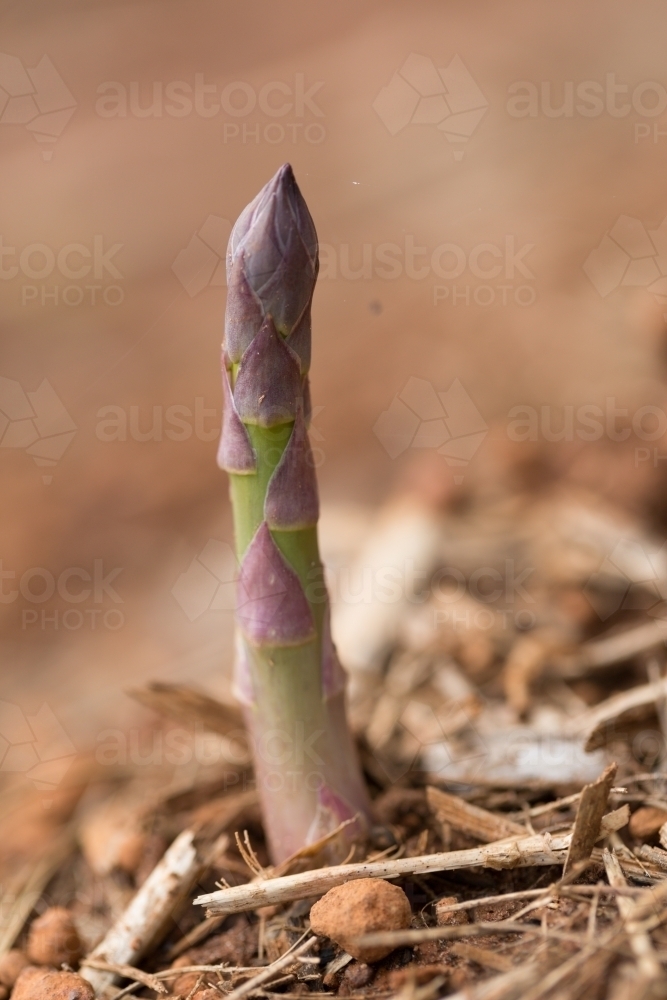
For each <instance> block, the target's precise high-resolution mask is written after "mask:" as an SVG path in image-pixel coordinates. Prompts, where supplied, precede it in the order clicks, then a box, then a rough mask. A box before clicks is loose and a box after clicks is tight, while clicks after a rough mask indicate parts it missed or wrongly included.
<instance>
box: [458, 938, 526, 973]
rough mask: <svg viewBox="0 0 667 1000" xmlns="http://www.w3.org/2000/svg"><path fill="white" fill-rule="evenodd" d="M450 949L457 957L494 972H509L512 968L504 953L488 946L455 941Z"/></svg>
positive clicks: (512, 965) (510, 961) (512, 964)
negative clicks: (500, 953) (501, 953)
mask: <svg viewBox="0 0 667 1000" xmlns="http://www.w3.org/2000/svg"><path fill="white" fill-rule="evenodd" d="M450 951H451V952H453V954H454V955H458V956H459V958H465V959H466V960H467V961H468V962H475V963H476V964H477V965H480V966H481V967H482V968H483V969H492V970H493V971H494V972H509V971H510V970H511V969H513V968H514V963H513V962H512V960H511V959H509V958H507V957H506V956H505V955H499V954H498V952H497V951H491V950H490V949H489V948H480V947H479V945H476V944H468V942H467V941H457V942H456V944H453V945H452V947H451V948H450Z"/></svg>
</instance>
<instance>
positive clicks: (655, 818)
mask: <svg viewBox="0 0 667 1000" xmlns="http://www.w3.org/2000/svg"><path fill="white" fill-rule="evenodd" d="M665 822H667V810H665V809H658V808H657V807H656V806H642V807H641V808H640V809H638V810H637V811H636V812H633V814H632V816H631V817H630V822H629V823H628V829H629V831H630V833H631V834H632V836H633V837H634V838H635V839H636V840H648V839H649V837H654V836H655V834H656V833H657V832H658V831H659V829H660V827H661V826H662V825H663V823H665Z"/></svg>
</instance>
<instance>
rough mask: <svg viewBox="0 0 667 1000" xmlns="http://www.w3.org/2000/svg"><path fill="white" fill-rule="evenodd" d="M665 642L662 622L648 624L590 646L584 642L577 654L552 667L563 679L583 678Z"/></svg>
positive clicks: (600, 640)
mask: <svg viewBox="0 0 667 1000" xmlns="http://www.w3.org/2000/svg"><path fill="white" fill-rule="evenodd" d="M666 638H667V632H666V631H665V626H664V623H663V622H659V621H650V622H646V623H645V624H644V625H639V626H637V628H632V629H628V630H627V631H626V632H617V633H615V634H614V635H611V636H608V637H605V638H603V639H596V640H595V641H594V642H587V643H585V644H584V645H583V646H582V647H581V650H580V652H579V653H577V654H575V655H574V656H571V657H568V658H567V659H565V658H563V659H562V660H560V661H559V662H558V663H556V664H555V667H556V669H557V672H558V675H559V676H560V677H564V678H575V677H583V676H585V675H586V674H587V673H589V672H590V671H591V670H599V669H601V668H603V667H608V666H612V664H614V663H621V662H622V661H623V660H630V659H632V657H634V656H637V654H638V653H644V652H646V651H647V650H649V649H655V648H657V647H659V646H662V645H663V644H664V642H665V639H666Z"/></svg>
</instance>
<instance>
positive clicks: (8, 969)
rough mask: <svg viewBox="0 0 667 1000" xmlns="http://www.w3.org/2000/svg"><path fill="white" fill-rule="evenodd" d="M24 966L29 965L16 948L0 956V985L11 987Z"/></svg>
mask: <svg viewBox="0 0 667 1000" xmlns="http://www.w3.org/2000/svg"><path fill="white" fill-rule="evenodd" d="M26 965H30V962H29V961H28V959H27V958H26V956H25V955H24V953H23V952H22V951H19V950H18V948H13V949H12V950H11V951H6V952H5V954H4V955H0V983H2V985H3V986H10V987H11V986H13V985H14V983H15V982H16V980H17V979H18V977H19V975H20V974H21V972H23V970H24V969H25V967H26Z"/></svg>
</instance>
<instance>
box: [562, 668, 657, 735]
mask: <svg viewBox="0 0 667 1000" xmlns="http://www.w3.org/2000/svg"><path fill="white" fill-rule="evenodd" d="M665 696H667V678H662V679H661V680H659V681H655V682H653V683H652V684H642V685H640V686H639V687H634V688H630V690H629V691H622V692H621V693H620V694H615V695H612V697H611V698H607V699H606V700H605V701H602V702H600V704H599V705H596V706H595V708H592V709H591V710H590V711H589V712H586V713H584V715H582V716H579V718H578V719H576V721H575V724H574V728H575V730H576V731H577V732H579V733H582V734H583V738H584V749H585V750H586V752H587V753H591V752H592V751H593V750H599V749H600V748H601V747H604V746H607V745H608V744H609V743H611V742H612V741H613V740H614V739H618V738H619V737H620V736H621V735H622V734H623V732H624V731H626V732H627V729H628V728H629V727H630V726H632V725H633V724H637V723H641V722H645V721H646V719H649V718H651V717H652V716H655V714H656V709H655V705H656V701H658V700H659V699H661V698H664V697H665Z"/></svg>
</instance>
